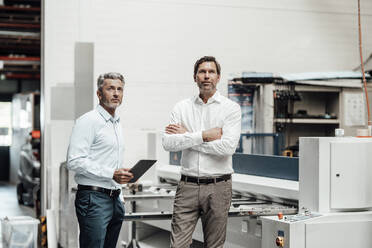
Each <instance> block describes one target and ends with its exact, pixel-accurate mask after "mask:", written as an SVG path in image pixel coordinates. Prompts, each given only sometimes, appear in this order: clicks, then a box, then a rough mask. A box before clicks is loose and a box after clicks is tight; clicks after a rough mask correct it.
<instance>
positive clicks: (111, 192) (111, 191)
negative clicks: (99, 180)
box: [110, 189, 114, 197]
mask: <svg viewBox="0 0 372 248" xmlns="http://www.w3.org/2000/svg"><path fill="white" fill-rule="evenodd" d="M113 192H114V190H112V189H110V197H112V194H113Z"/></svg>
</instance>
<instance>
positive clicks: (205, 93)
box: [163, 56, 241, 248]
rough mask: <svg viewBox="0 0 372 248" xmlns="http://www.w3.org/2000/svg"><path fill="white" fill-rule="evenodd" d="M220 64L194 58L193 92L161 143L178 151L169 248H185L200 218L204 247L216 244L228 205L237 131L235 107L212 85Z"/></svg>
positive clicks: (223, 228)
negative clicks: (195, 88) (178, 170)
mask: <svg viewBox="0 0 372 248" xmlns="http://www.w3.org/2000/svg"><path fill="white" fill-rule="evenodd" d="M220 74H221V67H220V65H219V63H218V62H217V61H216V59H215V58H214V57H212V56H205V57H202V58H200V59H199V60H198V61H196V63H195V66H194V81H195V82H196V84H197V86H198V88H199V94H198V95H196V96H194V97H192V98H189V99H186V100H183V101H181V102H179V103H177V104H176V106H175V107H174V109H173V111H172V113H171V118H170V124H169V125H168V126H167V127H166V128H165V133H164V135H163V147H164V149H165V150H167V151H182V159H181V166H182V167H181V181H180V182H179V184H178V187H177V192H176V196H175V201H174V205H173V217H172V233H171V247H172V248H189V247H190V244H191V242H192V233H193V232H194V229H195V226H196V223H197V221H198V219H199V217H201V221H202V226H203V234H204V247H207V248H221V247H223V245H224V243H225V239H226V226H227V217H228V211H229V208H230V204H231V195H232V188H231V174H232V173H233V169H232V154H234V152H235V149H236V147H237V145H238V142H239V138H240V132H241V110H240V106H239V105H238V104H237V103H235V102H233V101H231V100H229V99H228V98H226V97H224V96H222V95H221V94H220V93H219V92H218V91H217V89H216V85H217V83H218V82H219V80H220Z"/></svg>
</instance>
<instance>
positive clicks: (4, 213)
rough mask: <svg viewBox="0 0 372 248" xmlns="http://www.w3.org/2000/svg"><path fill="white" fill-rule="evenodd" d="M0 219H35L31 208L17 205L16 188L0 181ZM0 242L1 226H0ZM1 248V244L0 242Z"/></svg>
mask: <svg viewBox="0 0 372 248" xmlns="http://www.w3.org/2000/svg"><path fill="white" fill-rule="evenodd" d="M0 199H1V201H0V219H2V218H4V217H14V216H31V217H35V211H34V209H33V208H31V207H26V206H22V205H19V204H18V201H17V191H16V186H15V185H11V184H9V183H7V182H1V181H0ZM0 241H2V237H1V225H0ZM0 248H2V242H0Z"/></svg>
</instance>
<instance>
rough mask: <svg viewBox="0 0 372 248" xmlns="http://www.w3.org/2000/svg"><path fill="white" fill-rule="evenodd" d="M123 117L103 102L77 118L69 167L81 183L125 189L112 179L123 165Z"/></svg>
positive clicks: (71, 143) (71, 139) (72, 137)
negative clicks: (111, 112)
mask: <svg viewBox="0 0 372 248" xmlns="http://www.w3.org/2000/svg"><path fill="white" fill-rule="evenodd" d="M123 152H124V143H123V139H122V130H121V125H120V119H119V117H118V116H117V115H115V117H112V116H111V115H110V114H109V113H108V112H107V111H106V110H105V109H104V108H103V107H102V106H101V105H98V106H97V108H96V109H94V110H92V111H90V112H88V113H85V114H84V115H82V116H81V117H79V118H78V119H77V120H76V123H75V126H74V128H73V130H72V134H71V138H70V145H69V147H68V152H67V168H68V169H70V170H72V171H74V172H75V173H76V174H75V181H76V183H78V184H81V185H90V186H98V187H102V188H107V189H117V188H121V187H120V184H118V183H116V182H115V181H114V180H113V179H112V178H113V175H114V171H115V170H117V169H119V168H121V167H122V164H123Z"/></svg>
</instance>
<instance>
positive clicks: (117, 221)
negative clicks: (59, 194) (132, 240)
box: [75, 190, 125, 248]
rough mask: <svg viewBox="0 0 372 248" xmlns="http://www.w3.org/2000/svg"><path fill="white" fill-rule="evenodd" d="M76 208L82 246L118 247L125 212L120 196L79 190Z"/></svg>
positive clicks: (88, 247) (87, 247)
mask: <svg viewBox="0 0 372 248" xmlns="http://www.w3.org/2000/svg"><path fill="white" fill-rule="evenodd" d="M75 208H76V216H77V219H78V222H79V227H80V236H79V244H80V248H115V247H116V243H117V241H118V237H119V233H120V229H121V225H122V222H123V220H124V213H125V210H124V207H123V203H122V202H121V201H120V198H119V197H110V196H109V195H108V194H105V193H101V192H96V191H91V190H79V191H78V192H77V193H76V198H75Z"/></svg>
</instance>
